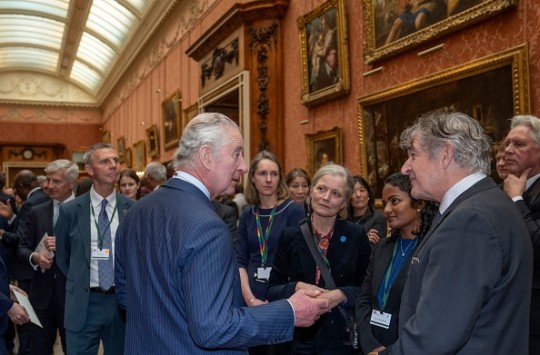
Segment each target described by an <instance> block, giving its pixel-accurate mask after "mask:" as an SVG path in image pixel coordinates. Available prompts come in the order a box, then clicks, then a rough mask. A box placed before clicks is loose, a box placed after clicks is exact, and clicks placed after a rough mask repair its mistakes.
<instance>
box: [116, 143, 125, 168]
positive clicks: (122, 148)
mask: <svg viewBox="0 0 540 355" xmlns="http://www.w3.org/2000/svg"><path fill="white" fill-rule="evenodd" d="M116 145H117V151H118V161H119V162H120V163H123V162H125V161H126V138H125V137H124V136H122V137H120V138H118V139H117V140H116Z"/></svg>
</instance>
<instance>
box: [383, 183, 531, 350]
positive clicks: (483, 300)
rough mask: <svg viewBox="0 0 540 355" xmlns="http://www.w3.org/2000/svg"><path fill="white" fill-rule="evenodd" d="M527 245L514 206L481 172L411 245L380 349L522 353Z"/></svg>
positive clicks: (527, 297)
mask: <svg viewBox="0 0 540 355" xmlns="http://www.w3.org/2000/svg"><path fill="white" fill-rule="evenodd" d="M532 262H533V255H532V247H531V241H530V237H529V233H528V231H527V228H526V226H525V223H524V222H523V218H522V217H521V216H520V214H519V211H518V209H517V208H516V206H515V204H514V203H513V202H512V200H511V199H509V198H508V196H507V195H506V194H505V193H504V192H503V191H501V190H500V189H499V188H498V187H497V186H496V185H495V183H494V181H493V180H492V179H491V178H489V177H486V178H484V179H482V180H480V181H479V182H477V183H476V184H474V185H473V186H472V187H470V188H469V189H468V190H466V191H465V192H463V193H462V194H461V195H459V196H458V198H457V199H456V200H455V201H454V202H453V203H452V204H451V205H450V206H449V207H448V209H447V210H446V211H445V212H444V214H443V215H442V217H441V218H440V220H439V221H438V223H435V224H434V225H433V226H432V228H431V230H430V231H429V232H428V233H427V234H426V236H425V237H424V239H423V240H422V242H421V243H420V245H419V246H418V247H417V249H416V250H415V252H414V254H413V257H412V259H411V264H410V265H409V275H408V278H407V282H406V284H405V289H404V290H403V298H402V302H401V311H400V320H399V323H400V324H399V338H398V340H397V341H396V342H395V343H394V345H392V346H391V347H389V348H387V349H385V350H384V351H382V352H380V353H381V354H387V353H391V354H405V353H407V354H527V353H528V351H529V349H528V335H529V333H528V330H529V301H530V297H531V280H532Z"/></svg>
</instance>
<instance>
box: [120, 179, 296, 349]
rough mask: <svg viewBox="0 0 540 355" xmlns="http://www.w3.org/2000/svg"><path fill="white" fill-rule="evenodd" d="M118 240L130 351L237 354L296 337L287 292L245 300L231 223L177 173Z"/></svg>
mask: <svg viewBox="0 0 540 355" xmlns="http://www.w3.org/2000/svg"><path fill="white" fill-rule="evenodd" d="M116 240H117V247H116V249H115V252H116V257H115V262H116V265H115V272H116V290H117V295H118V299H119V302H120V304H121V305H122V306H124V307H126V322H127V323H126V345H125V351H126V354H130V355H136V354H141V355H143V354H164V355H166V354H171V355H172V354H190V355H191V354H207V353H208V354H237V353H246V351H245V350H243V349H245V348H247V347H251V346H255V345H261V344H271V343H276V342H283V341H287V340H290V339H291V338H292V335H293V327H294V316H293V310H292V307H291V306H290V305H289V303H288V302H287V301H286V300H282V301H279V302H275V303H271V304H268V305H263V306H259V307H251V308H247V307H242V306H244V302H243V300H242V294H241V289H240V276H239V273H238V266H237V264H236V260H235V257H234V254H233V249H232V242H231V237H230V234H229V229H228V228H227V226H226V225H225V223H224V222H223V221H222V220H221V218H219V216H218V215H217V214H216V212H215V210H214V208H213V207H212V204H211V203H210V200H209V199H208V198H207V197H206V196H205V195H204V194H203V192H201V191H200V190H199V189H198V188H197V187H195V186H194V185H192V184H190V183H188V182H185V181H183V180H180V179H177V178H172V179H170V180H169V181H168V182H167V183H166V184H165V185H162V186H161V187H160V188H159V189H158V190H157V191H154V192H152V193H151V194H149V195H148V196H146V197H145V198H144V199H141V200H139V201H138V202H137V203H136V204H135V205H134V206H133V208H132V209H131V210H130V212H129V213H128V215H127V216H126V219H125V220H124V222H123V223H121V225H120V227H119V229H118V233H117V239H116ZM216 348H221V349H222V350H218V349H216Z"/></svg>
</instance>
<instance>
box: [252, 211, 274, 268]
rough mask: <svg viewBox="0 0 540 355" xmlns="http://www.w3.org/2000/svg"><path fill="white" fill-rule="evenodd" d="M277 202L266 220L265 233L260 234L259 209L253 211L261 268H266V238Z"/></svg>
mask: <svg viewBox="0 0 540 355" xmlns="http://www.w3.org/2000/svg"><path fill="white" fill-rule="evenodd" d="M276 206H277V202H276V204H275V205H274V207H273V208H272V212H270V217H269V218H268V225H267V226H266V231H265V232H264V234H263V233H262V225H261V218H260V217H259V209H258V208H257V209H256V211H255V222H256V224H257V239H258V240H259V251H260V253H261V263H262V267H264V268H265V267H266V261H267V260H268V236H269V235H270V229H271V228H272V222H274V216H275V214H276Z"/></svg>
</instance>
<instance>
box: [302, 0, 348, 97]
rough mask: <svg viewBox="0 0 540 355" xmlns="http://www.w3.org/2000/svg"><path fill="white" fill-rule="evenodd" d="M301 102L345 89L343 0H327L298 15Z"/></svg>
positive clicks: (346, 76) (345, 29) (335, 93)
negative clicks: (305, 13)
mask: <svg viewBox="0 0 540 355" xmlns="http://www.w3.org/2000/svg"><path fill="white" fill-rule="evenodd" d="M298 28H299V30H300V45H301V46H300V48H301V58H302V96H301V100H302V103H303V104H305V105H307V106H312V105H316V104H320V103H323V102H325V101H328V100H331V99H334V98H337V97H340V96H343V95H345V94H346V93H347V92H349V89H350V77H349V54H348V42H347V23H346V16H345V6H344V1H343V0H329V1H327V2H325V3H323V4H322V5H320V6H319V7H317V8H316V9H314V10H313V11H312V12H310V13H309V14H307V15H305V16H302V17H300V18H299V19H298Z"/></svg>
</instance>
